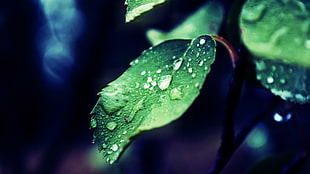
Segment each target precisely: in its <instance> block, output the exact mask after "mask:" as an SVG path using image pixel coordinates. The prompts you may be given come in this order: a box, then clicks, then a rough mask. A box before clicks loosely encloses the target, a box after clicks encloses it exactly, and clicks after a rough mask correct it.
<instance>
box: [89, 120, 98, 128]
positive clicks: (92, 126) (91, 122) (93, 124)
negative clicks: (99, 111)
mask: <svg viewBox="0 0 310 174" xmlns="http://www.w3.org/2000/svg"><path fill="white" fill-rule="evenodd" d="M90 127H91V128H95V127H97V121H96V120H95V119H94V118H91V119H90Z"/></svg>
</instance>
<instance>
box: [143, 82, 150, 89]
mask: <svg viewBox="0 0 310 174" xmlns="http://www.w3.org/2000/svg"><path fill="white" fill-rule="evenodd" d="M150 86H151V85H150V84H148V83H146V84H144V86H143V88H144V89H147V88H149V87H150Z"/></svg>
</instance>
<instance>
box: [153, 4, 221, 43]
mask: <svg viewBox="0 0 310 174" xmlns="http://www.w3.org/2000/svg"><path fill="white" fill-rule="evenodd" d="M223 16H224V9H223V7H222V5H221V4H220V3H218V2H217V1H208V2H207V3H206V4H205V5H203V6H202V7H200V8H199V9H198V10H197V11H196V12H195V13H193V14H192V15H190V16H189V17H187V18H186V19H185V20H184V21H183V22H182V23H181V24H179V25H178V26H177V27H175V28H174V29H172V30H171V31H169V32H167V33H165V32H162V31H160V30H157V29H150V30H148V31H147V38H148V40H149V41H150V42H151V43H152V45H157V44H159V43H161V42H163V41H166V40H171V39H192V38H195V37H198V36H200V35H205V34H217V32H218V30H219V28H220V26H221V23H222V20H223Z"/></svg>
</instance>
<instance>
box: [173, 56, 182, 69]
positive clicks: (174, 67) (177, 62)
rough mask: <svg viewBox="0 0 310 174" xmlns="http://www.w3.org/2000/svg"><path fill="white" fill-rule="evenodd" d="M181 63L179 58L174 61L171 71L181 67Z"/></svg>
mask: <svg viewBox="0 0 310 174" xmlns="http://www.w3.org/2000/svg"><path fill="white" fill-rule="evenodd" d="M182 62H183V58H179V59H176V60H175V61H174V62H173V65H174V66H173V70H175V71H176V70H178V69H179V68H180V67H181V65H182Z"/></svg>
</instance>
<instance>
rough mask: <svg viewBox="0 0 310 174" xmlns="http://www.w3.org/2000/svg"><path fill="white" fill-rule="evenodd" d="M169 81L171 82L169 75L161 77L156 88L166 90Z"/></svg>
mask: <svg viewBox="0 0 310 174" xmlns="http://www.w3.org/2000/svg"><path fill="white" fill-rule="evenodd" d="M171 80H172V76H171V75H164V76H161V77H160V79H159V81H158V87H159V88H160V89H161V90H165V89H167V88H168V87H169V85H170V83H171Z"/></svg>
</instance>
